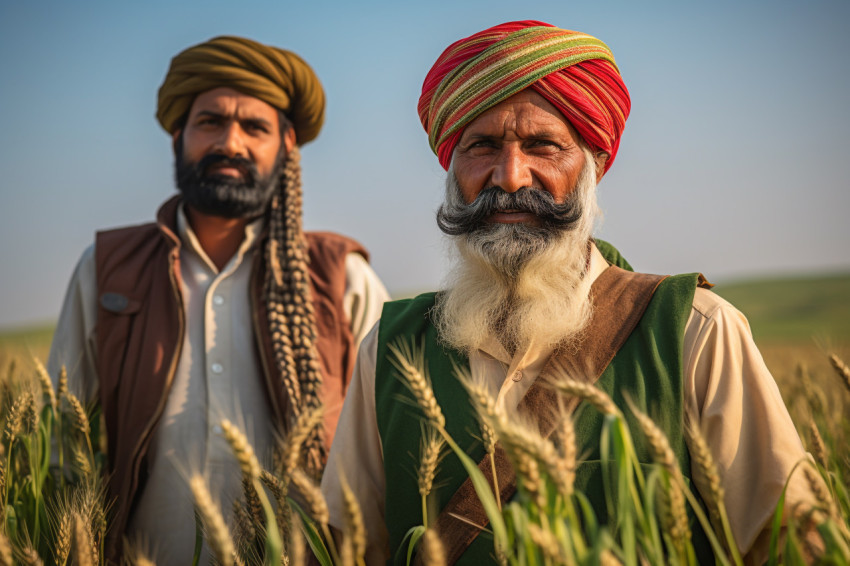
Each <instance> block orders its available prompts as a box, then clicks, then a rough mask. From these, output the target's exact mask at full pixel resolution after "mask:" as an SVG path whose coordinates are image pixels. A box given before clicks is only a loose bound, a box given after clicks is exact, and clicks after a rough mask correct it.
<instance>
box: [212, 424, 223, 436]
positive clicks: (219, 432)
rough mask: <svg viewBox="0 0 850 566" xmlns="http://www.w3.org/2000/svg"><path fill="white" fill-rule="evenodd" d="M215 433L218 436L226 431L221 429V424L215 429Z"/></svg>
mask: <svg viewBox="0 0 850 566" xmlns="http://www.w3.org/2000/svg"><path fill="white" fill-rule="evenodd" d="M213 432H214V433H216V434H221V433H222V432H224V430H223V429H222V428H221V425H220V424H217V425H215V426H214V427H213Z"/></svg>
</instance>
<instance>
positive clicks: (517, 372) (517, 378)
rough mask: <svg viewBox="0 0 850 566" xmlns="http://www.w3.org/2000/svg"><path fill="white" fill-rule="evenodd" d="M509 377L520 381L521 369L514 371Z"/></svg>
mask: <svg viewBox="0 0 850 566" xmlns="http://www.w3.org/2000/svg"><path fill="white" fill-rule="evenodd" d="M511 379H512V380H514V381H520V380H521V379H522V371H521V370H517V371H515V372H514V374H513V375H512V376H511Z"/></svg>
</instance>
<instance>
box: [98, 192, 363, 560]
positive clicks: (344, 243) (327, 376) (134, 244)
mask: <svg viewBox="0 0 850 566" xmlns="http://www.w3.org/2000/svg"><path fill="white" fill-rule="evenodd" d="M178 206H179V197H174V198H172V199H170V200H169V201H167V202H166V203H165V204H164V205H163V206H162V207H161V208H160V210H159V212H158V214H157V222H156V223H150V224H144V225H140V226H131V227H127V228H119V229H115V230H108V231H104V232H99V233H98V234H97V238H96V243H95V257H96V274H97V286H98V299H99V305H98V314H97V327H96V343H97V361H96V364H97V372H98V379H99V386H100V405H101V408H102V412H103V417H104V422H105V425H106V433H107V446H108V452H107V457H108V459H107V464H108V472H109V474H110V475H109V481H108V482H107V489H108V495H109V497H110V498H114V500H115V502H116V503H115V508H114V509H115V518H114V521H113V524H112V528H111V530H110V534H111V539H112V540H111V541H110V543H109V544H108V548H107V554H108V556H110V557H112V558H113V559H117V558H119V553H120V542H119V541H120V538H121V536H122V535H123V533H124V530H125V529H126V525H127V520H128V518H129V515H130V512H131V509H132V505H133V501H134V499H135V498H136V497H137V496H138V495H139V494H140V493H141V489H142V487H143V485H144V481H145V478H144V477H141V474H140V472H141V470H143V469H145V466H143V465H142V464H143V462H144V459H145V456H146V454H147V450H148V447H149V444H150V440H151V438H152V433H153V430H154V429H155V427H156V426H157V423H158V422H159V418H160V416H161V415H162V412H163V410H164V408H165V403H166V400H167V398H168V394H169V389H170V387H171V383H172V379H173V377H174V372H175V371H176V368H177V362H178V360H179V358H180V352H181V348H182V340H183V335H184V328H185V320H184V318H185V314H184V307H183V301H182V296H181V290H180V289H181V282H180V240H179V238H178V237H177V208H178ZM306 237H307V242H308V245H309V254H310V255H309V257H310V263H309V273H310V283H311V285H310V287H311V293H312V299H313V306H314V311H315V316H316V326H317V333H318V338H317V341H316V348H317V351H318V355H319V362H320V365H321V369H322V375H323V384H322V395H323V399H324V400H325V402H327V403H331V402H334V401H340V402H341V400H342V399H343V398H344V396H345V390H346V388H347V386H348V381H349V379H350V377H351V371H352V368H353V366H354V358H355V355H356V351H355V349H354V339H353V337H352V334H351V330H350V327H349V321H348V315H347V314H346V313H345V311H344V309H343V295H344V293H345V287H346V276H345V257H346V255H348V253H351V252H357V253H360V254H361V255H363V256H364V257H366V258H367V259H368V254H367V252H366V251H365V250H364V249H363V247H362V246H360V244H358V243H357V242H355V241H354V240H351V239H349V238H346V237H344V236H340V235H338V234H333V233H330V232H317V233H310V232H308V233H306ZM265 240H266V236H264V237H263V238H261V240H260V242H259V243H258V245H257V246H256V248H255V249H254V251H253V253H254V257H253V265H252V272H251V284H250V288H251V297H250V299H251V307H252V312H253V319H254V325H253V326H254V328H253V329H246V331H252V332H253V334H254V337H255V340H256V343H257V347H258V351H259V357H260V360H261V365H262V368H263V371H264V377H265V383H266V386H267V388H268V395H269V402H270V405H271V406H272V409H273V413H274V415H275V417H276V421H277V423H276V424H277V425H278V426H279V428H280V429H281V430H282V431H285V429H286V425H287V423H288V419H287V418H286V415H287V414H288V413H289V399H288V396H287V394H286V391H285V388H284V387H283V383H282V380H281V379H280V378H279V376H278V375H277V374H276V372H273V371H272V370H271V369H270V368H273V367H274V366H273V362H274V350H273V346H272V338H271V336H270V335H269V334H270V333H269V324H268V319H267V313H266V309H265V305H264V301H263V300H262V289H263V282H264V280H265V269H266V266H265V261H264V256H263V251H264V249H265V244H264V243H265ZM337 419H338V415H335V414H328V415H326V418H325V423H324V427H325V433H326V439H327V443H328V446H330V442H331V441H332V439H333V433H334V431H335V429H336V421H337Z"/></svg>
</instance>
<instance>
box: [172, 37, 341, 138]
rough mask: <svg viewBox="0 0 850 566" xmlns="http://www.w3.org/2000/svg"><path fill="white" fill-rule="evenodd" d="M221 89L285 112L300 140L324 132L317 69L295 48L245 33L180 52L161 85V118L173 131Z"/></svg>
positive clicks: (322, 106)
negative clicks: (205, 96) (202, 99)
mask: <svg viewBox="0 0 850 566" xmlns="http://www.w3.org/2000/svg"><path fill="white" fill-rule="evenodd" d="M218 87H230V88H233V89H235V90H238V91H239V92H242V93H244V94H247V95H250V96H254V97H256V98H259V99H260V100H262V101H264V102H267V103H268V104H270V105H272V106H274V107H276V108H278V109H280V110H282V111H283V113H284V114H286V117H287V118H289V120H290V121H291V122H292V124H293V126H294V128H295V137H296V139H297V141H298V143H299V144H304V143H306V142H308V141H311V140H313V139H314V138H315V137H316V136H318V135H319V130H320V129H321V128H322V122H324V118H325V93H324V91H323V90H322V84H321V83H320V82H319V78H318V77H317V76H316V74H315V73H314V72H313V69H311V68H310V66H309V65H307V63H305V62H304V60H303V59H301V57H299V56H298V55H296V54H295V53H292V52H291V51H286V50H284V49H278V48H277V47H270V46H268V45H263V44H262V43H257V42H256V41H252V40H250V39H244V38H241V37H228V36H222V37H216V38H214V39H211V40H209V41H207V42H206V43H201V44H198V45H195V46H193V47H190V48H188V49H186V50H185V51H183V52H181V53H179V54H178V55H177V56H175V57H174V58H173V59H172V60H171V67H170V68H169V69H168V74H166V76H165V81H163V83H162V86H161V87H159V97H158V104H157V111H156V118H157V120H159V123H160V124H161V125H162V127H163V128H165V130H166V131H167V132H169V133H173V132H174V131H175V130H176V129H177V127H178V121H179V120H180V118H181V117H182V116H183V115H185V114H186V113H187V112H188V111H189V108H190V107H191V106H192V101H193V100H195V97H196V96H197V95H199V94H201V93H202V92H206V91H208V90H212V89H214V88H218Z"/></svg>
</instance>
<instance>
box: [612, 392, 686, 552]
mask: <svg viewBox="0 0 850 566" xmlns="http://www.w3.org/2000/svg"><path fill="white" fill-rule="evenodd" d="M627 402H628V404H629V408H630V409H631V410H632V413H634V415H635V417H636V418H637V420H638V423H639V424H640V428H641V430H643V433H644V435H645V436H646V438H647V440H649V445H650V446H651V447H652V452H653V456H654V458H655V460H656V462H658V463H659V464H661V466H662V467H663V468H664V469H665V470H667V472H668V473H669V475H670V490H669V492H667V497H668V498H669V504H670V516H669V517H667V520H668V522H669V524H668V529H669V531H670V535H671V536H672V538H673V542H674V544H675V545H676V548H677V550H678V551H679V552H680V553H681V552H683V551H684V548H685V544H686V543H687V541H688V540H690V538H691V528H690V525H689V521H688V514H687V510H686V508H685V496H684V494H683V493H682V487H683V486H684V478H683V477H682V471H681V470H680V469H679V466H678V465H677V463H676V456H675V455H674V454H673V450H672V449H671V448H670V443H669V442H668V441H667V437H666V436H664V433H663V432H661V429H659V428H658V426H657V425H656V424H655V423H654V422H653V420H652V419H650V418H649V416H647V415H646V414H644V413H642V412H641V411H640V410H639V409H638V408H637V407H636V406H635V405H634V403H632V401H631V400H627Z"/></svg>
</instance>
